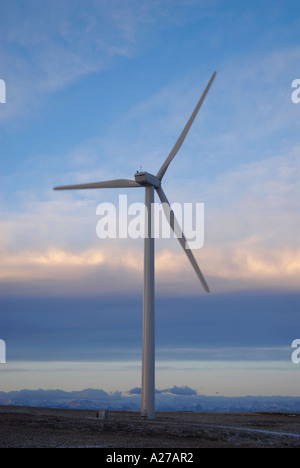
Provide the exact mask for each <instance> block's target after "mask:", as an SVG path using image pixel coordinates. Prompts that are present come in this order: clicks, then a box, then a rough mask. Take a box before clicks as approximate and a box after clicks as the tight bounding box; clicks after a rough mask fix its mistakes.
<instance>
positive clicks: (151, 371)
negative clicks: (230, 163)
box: [54, 72, 216, 419]
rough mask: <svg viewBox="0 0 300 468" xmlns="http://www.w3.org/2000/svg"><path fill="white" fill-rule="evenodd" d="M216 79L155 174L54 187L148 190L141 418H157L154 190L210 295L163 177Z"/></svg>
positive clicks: (211, 80)
mask: <svg viewBox="0 0 300 468" xmlns="http://www.w3.org/2000/svg"><path fill="white" fill-rule="evenodd" d="M215 76H216V72H214V73H213V75H212V77H211V79H210V80H209V83H208V85H207V86H206V88H205V90H204V92H203V94H202V96H201V98H200V100H199V102H198V103H197V105H196V107H195V109H194V111H193V113H192V115H191V117H190V118H189V120H188V122H187V124H186V126H185V127H184V129H183V131H182V133H181V135H180V136H179V138H178V140H177V141H176V143H175V145H174V147H173V148H172V150H171V152H170V153H169V155H168V157H167V158H166V160H165V161H164V163H163V165H162V166H161V168H160V169H159V171H158V173H157V174H156V176H155V175H153V174H149V173H148V172H136V174H135V176H134V177H135V180H129V179H115V180H107V181H104V182H94V183H87V184H77V185H65V186H61V187H54V190H73V189H97V188H129V187H145V205H146V210H145V218H146V219H145V222H146V232H145V243H144V294H143V355H142V402H141V406H142V407H141V416H142V417H143V418H147V419H154V418H155V398H154V395H155V383H154V382H155V339H154V337H155V332H154V238H153V237H152V236H151V233H152V232H154V230H153V226H152V225H151V224H152V221H153V220H152V218H151V206H152V205H151V204H152V203H154V189H155V190H156V192H157V194H158V196H159V198H160V201H161V202H162V205H163V209H164V212H165V215H166V217H167V219H168V222H169V224H170V226H171V228H172V229H173V231H174V232H175V234H176V237H177V238H178V240H179V242H180V244H181V246H182V248H183V250H184V251H185V253H186V255H187V257H188V259H189V261H190V262H191V264H192V266H193V268H194V270H195V272H196V274H197V276H198V278H199V280H200V281H201V284H202V286H203V288H204V289H205V291H206V292H209V288H208V286H207V283H206V281H205V279H204V277H203V275H202V273H201V271H200V268H199V267H198V264H197V262H196V260H195V258H194V256H193V254H192V252H191V250H190V249H189V247H188V245H187V242H186V238H185V236H184V234H183V232H182V231H181V228H180V226H179V224H178V222H177V220H176V218H175V215H174V212H173V211H172V209H171V206H170V203H169V201H168V199H167V197H166V195H165V193H164V191H163V189H162V186H161V181H162V178H163V176H164V174H165V172H166V170H167V168H168V166H169V164H170V163H171V161H172V160H173V158H174V157H175V156H176V154H177V152H178V151H179V149H180V147H181V145H182V143H183V141H184V139H185V137H186V135H187V133H188V131H189V129H190V127H191V125H192V123H193V121H194V120H195V117H196V115H197V113H198V111H199V109H200V107H201V105H202V103H203V101H204V99H205V97H206V94H207V93H208V90H209V88H210V86H211V84H212V82H213V80H214V78H215Z"/></svg>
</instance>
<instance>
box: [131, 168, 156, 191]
mask: <svg viewBox="0 0 300 468" xmlns="http://www.w3.org/2000/svg"><path fill="white" fill-rule="evenodd" d="M134 178H135V181H136V182H137V183H138V184H140V185H142V186H143V187H146V186H149V185H152V186H153V187H155V188H159V187H160V180H159V178H158V177H156V176H155V175H153V174H149V172H139V171H137V172H136V173H135V174H134Z"/></svg>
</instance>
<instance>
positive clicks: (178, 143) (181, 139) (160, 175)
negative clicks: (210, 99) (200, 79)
mask: <svg viewBox="0 0 300 468" xmlns="http://www.w3.org/2000/svg"><path fill="white" fill-rule="evenodd" d="M215 76H216V72H214V73H213V75H212V77H211V79H210V80H209V83H208V85H207V86H206V88H205V90H204V93H203V94H202V96H201V98H200V99H199V102H198V104H197V105H196V107H195V109H194V112H193V113H192V115H191V117H190V118H189V120H188V122H187V124H186V126H185V127H184V129H183V130H182V132H181V135H180V136H179V138H178V140H177V141H176V143H175V145H174V146H173V148H172V150H171V152H170V154H169V155H168V157H167V158H166V160H165V162H164V163H163V165H162V166H161V168H160V170H159V171H158V173H157V174H156V176H157V177H158V178H159V180H162V178H163V176H164V174H165V172H166V170H167V169H168V166H169V164H170V163H171V161H172V159H173V158H174V157H175V156H176V154H177V153H178V151H179V149H180V147H181V145H182V143H183V142H184V140H185V137H186V136H187V134H188V131H189V129H190V128H191V126H192V123H193V122H194V120H195V118H196V115H197V114H198V111H199V109H200V107H201V105H202V103H203V101H204V99H205V97H206V95H207V93H208V90H209V88H210V86H211V84H212V82H213V80H214V78H215Z"/></svg>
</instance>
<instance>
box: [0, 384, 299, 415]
mask: <svg viewBox="0 0 300 468" xmlns="http://www.w3.org/2000/svg"><path fill="white" fill-rule="evenodd" d="M140 393H141V390H140V388H133V389H131V390H129V391H128V393H127V394H122V393H121V392H119V391H117V392H114V393H107V392H105V391H104V390H102V389H93V388H87V389H85V390H79V391H71V392H66V391H64V390H59V389H58V390H43V389H38V390H26V389H24V390H19V391H11V392H0V405H12V406H36V407H48V408H76V409H91V410H92V409H95V410H98V409H101V408H106V409H110V410H131V411H139V410H140V405H141V403H140V400H141V395H140ZM155 399H156V409H157V411H208V412H217V411H220V412H237V411H240V412H243V411H244V412H251V411H252V412H253V411H272V412H281V411H287V412H300V397H287V396H245V397H224V396H206V395H198V394H197V392H196V391H195V390H193V389H191V388H189V387H173V388H168V389H165V390H157V391H156V396H155Z"/></svg>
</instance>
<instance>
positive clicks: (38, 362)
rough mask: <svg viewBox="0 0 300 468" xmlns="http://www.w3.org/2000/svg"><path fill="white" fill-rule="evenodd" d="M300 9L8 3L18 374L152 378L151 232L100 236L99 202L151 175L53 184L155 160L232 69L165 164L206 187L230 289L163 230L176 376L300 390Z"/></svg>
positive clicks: (189, 0)
mask: <svg viewBox="0 0 300 468" xmlns="http://www.w3.org/2000/svg"><path fill="white" fill-rule="evenodd" d="M299 10H300V6H299V3H298V2H296V1H292V0H289V1H279V0H275V1H272V2H271V1H259V2H257V1H251V2H237V1H230V0H229V1H226V2H224V1H223V2H222V1H220V0H213V1H200V0H197V1H196V0H186V1H185V0H182V1H177V0H172V1H168V0H165V1H160V0H154V1H151V2H149V1H143V0H139V1H137V0H132V1H121V0H119V1H116V0H110V1H102V0H98V1H96V0H87V1H85V2H83V1H82V0H72V1H70V0H62V1H60V2H56V1H51V2H50V1H48V0H43V1H42V2H41V1H33V0H26V1H21V0H12V1H10V2H2V4H1V15H0V27H1V41H0V79H3V80H5V83H6V103H5V104H0V148H1V154H0V177H1V189H0V209H1V217H0V224H1V226H0V229H1V231H0V232H1V236H0V251H1V266H0V294H1V315H0V338H1V339H4V340H5V342H6V346H7V364H5V365H0V366H1V367H0V372H1V374H0V376H1V385H0V386H1V390H14V389H19V388H24V387H27V388H38V387H41V388H63V389H64V388H66V389H80V388H84V387H93V386H97V387H100V388H104V389H105V390H118V389H122V390H126V389H129V388H132V387H134V386H139V385H140V356H141V330H142V328H141V327H142V324H141V320H142V268H143V242H142V240H141V239H105V240H100V239H99V238H98V237H97V236H96V225H97V221H98V218H97V216H96V208H97V205H98V204H99V203H101V202H112V203H117V201H118V197H119V195H120V194H123V193H127V194H128V197H129V201H130V202H131V201H132V202H133V201H134V202H142V201H143V191H140V190H139V191H137V190H135V189H130V190H128V192H124V190H121V189H120V190H113V191H110V190H102V191H100V190H99V191H98V190H97V191H96V190H91V191H74V192H54V191H53V190H52V188H53V187H54V186H57V185H64V184H72V183H74V184H75V183H81V182H95V181H98V180H105V179H110V178H133V175H134V173H135V172H136V170H137V169H139V168H140V167H142V168H143V169H145V170H147V171H149V172H153V173H156V172H157V170H158V169H159V167H160V166H161V164H162V162H163V161H164V159H165V157H166V156H167V155H168V153H169V151H170V149H171V148H172V146H173V145H174V143H175V141H176V139H177V138H178V136H179V134H180V132H181V130H182V129H183V127H184V125H185V123H186V121H187V119H188V118H189V116H190V114H191V112H192V110H193V108H194V106H195V104H196V102H197V100H198V99H199V97H200V95H201V93H202V92H203V90H204V88H205V86H206V84H207V82H208V80H209V78H210V76H211V75H212V73H213V72H214V71H215V70H216V71H217V76H216V79H215V81H214V83H213V85H212V87H211V89H210V91H209V93H208V95H207V98H206V100H205V102H204V104H203V106H202V108H201V110H200V112H199V114H198V116H197V118H196V120H195V122H194V124H193V126H192V128H191V130H190V132H189V134H188V136H187V138H186V140H185V142H184V144H183V146H182V148H181V150H180V152H179V153H178V155H177V156H176V158H175V159H174V161H173V162H172V164H171V165H170V167H169V169H168V172H167V173H166V176H165V178H164V189H165V191H166V194H167V196H168V198H169V200H170V202H181V203H183V202H193V203H196V202H199V203H200V202H201V203H204V207H205V242H204V246H203V247H202V248H201V249H199V250H195V251H194V255H195V257H196V258H197V260H198V262H199V264H200V267H201V269H202V271H203V273H204V275H205V277H206V278H207V281H208V283H209V286H210V289H211V294H210V295H206V294H205V293H204V292H202V290H201V286H200V284H199V282H198V279H197V277H196V276H195V274H194V271H193V270H192V268H191V266H190V264H189V263H188V261H187V259H186V256H185V255H184V254H183V252H182V250H181V248H180V246H179V245H178V242H177V241H176V239H170V240H166V239H158V240H157V241H156V309H157V310H156V336H157V369H158V371H157V386H158V387H161V388H165V387H172V386H173V385H176V386H180V385H186V384H187V385H189V386H190V387H192V388H196V389H197V390H198V391H199V392H203V393H205V392H207V393H208V394H215V392H219V393H220V394H222V393H223V394H228V395H234V394H249V393H252V394H255V393H256V394H259V393H260V394H282V395H283V394H285V395H296V394H299V384H300V380H299V375H300V374H299V366H298V367H297V365H295V364H293V363H292V362H291V353H292V350H291V348H290V346H291V343H292V341H293V340H294V339H297V338H299V333H300V320H299V304H300V301H299V272H300V247H299V235H298V233H299V228H300V223H299V200H300V193H299V190H300V189H299V175H300V163H299V150H300V146H299V123H300V104H295V103H293V102H292V99H291V96H292V91H293V89H292V87H291V84H292V82H293V80H294V79H297V78H300V76H299V74H300V72H299V59H300V45H299V31H300V11H299ZM76 363H77V364H78V366H77V367H76ZM71 387H72V388H71Z"/></svg>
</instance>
